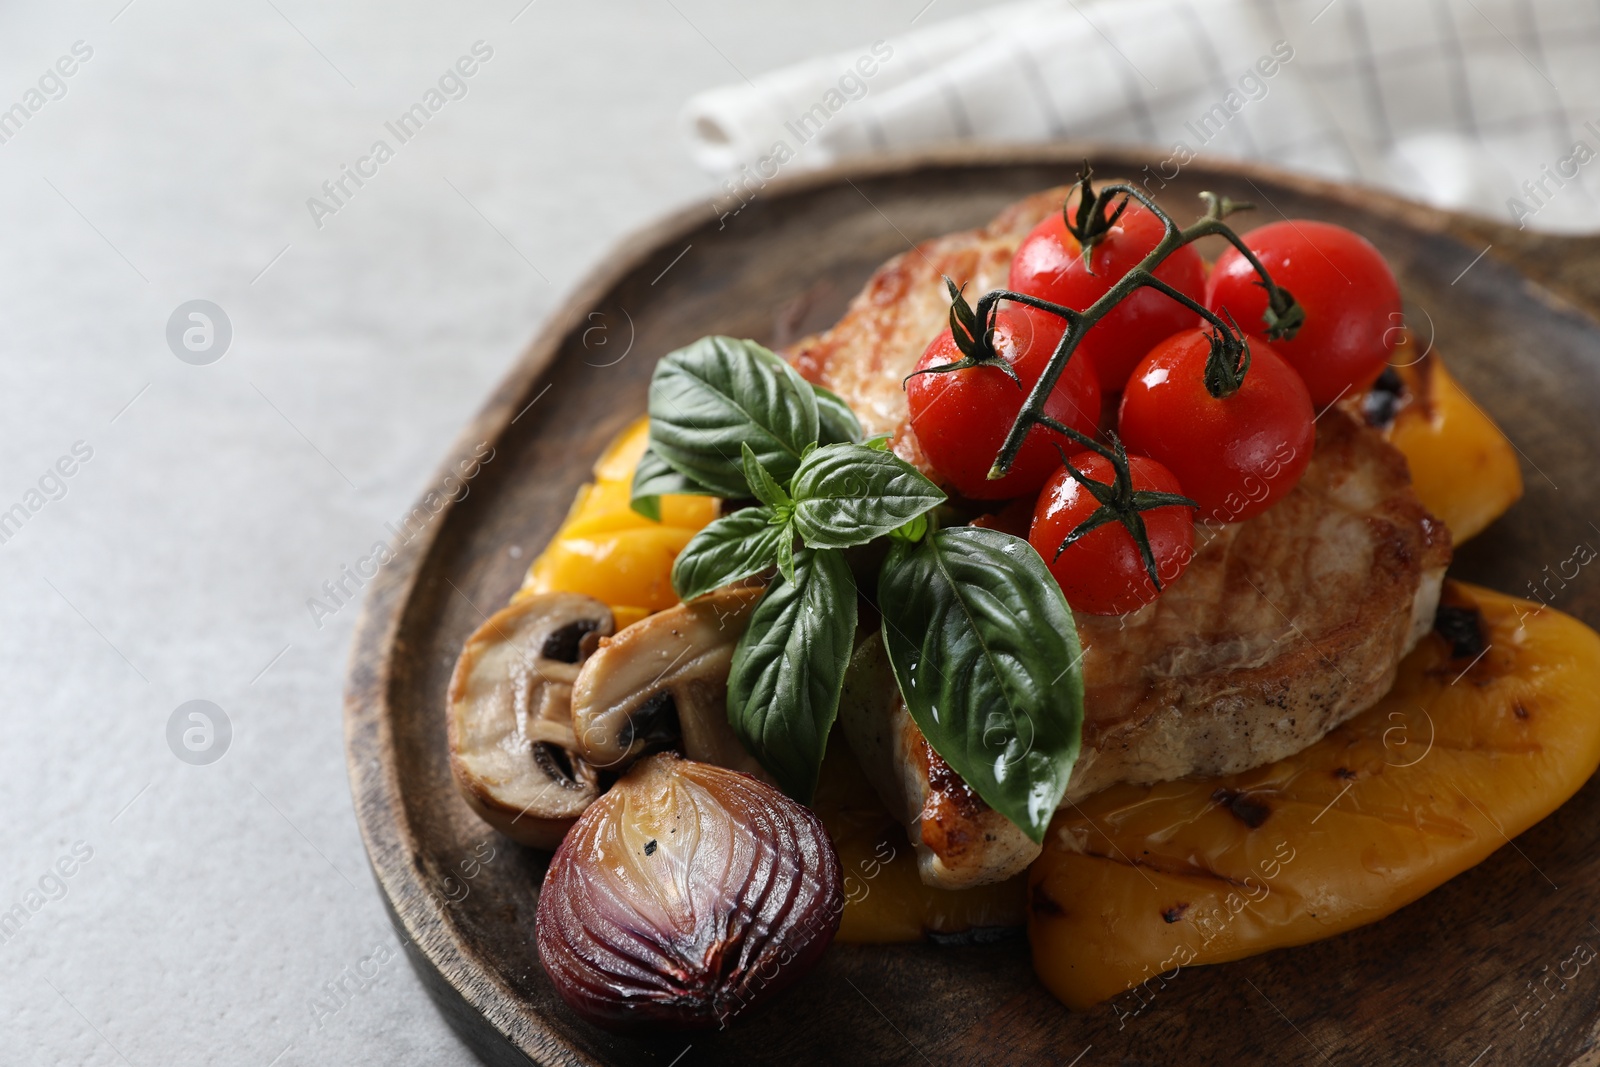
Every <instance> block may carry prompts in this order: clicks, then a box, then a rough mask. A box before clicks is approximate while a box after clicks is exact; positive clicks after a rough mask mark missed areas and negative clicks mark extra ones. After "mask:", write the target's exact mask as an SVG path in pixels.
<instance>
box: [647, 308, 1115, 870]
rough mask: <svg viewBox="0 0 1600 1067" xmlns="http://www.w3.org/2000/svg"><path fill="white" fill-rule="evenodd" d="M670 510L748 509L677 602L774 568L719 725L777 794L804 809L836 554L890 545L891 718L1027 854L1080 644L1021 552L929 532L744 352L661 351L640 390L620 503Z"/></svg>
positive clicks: (816, 410)
mask: <svg viewBox="0 0 1600 1067" xmlns="http://www.w3.org/2000/svg"><path fill="white" fill-rule="evenodd" d="M667 493H700V494H708V495H712V496H717V497H721V498H722V499H724V500H734V501H750V500H754V501H755V502H756V503H755V504H754V505H750V506H744V507H741V508H739V510H736V511H733V512H732V513H730V514H728V515H724V516H723V517H721V518H719V519H717V520H716V521H714V522H712V523H711V524H709V525H708V526H706V527H704V528H703V529H702V530H700V532H699V533H697V534H696V535H695V536H694V538H693V539H691V540H690V542H689V543H688V545H686V546H685V547H684V549H683V551H682V552H681V553H680V554H679V556H678V558H677V561H676V562H675V563H674V565H673V568H672V584H673V588H674V589H675V590H676V591H677V593H678V595H679V596H680V597H682V598H683V599H685V600H693V599H695V598H696V597H700V596H704V595H705V594H707V593H709V592H711V591H712V590H715V589H718V588H721V587H722V586H725V585H728V584H730V583H733V582H738V581H742V580H744V579H747V578H750V577H753V576H755V575H758V574H761V573H763V572H766V571H774V570H775V572H776V573H775V574H774V575H773V577H772V579H771V581H770V582H769V584H768V585H767V588H766V591H765V592H764V593H763V595H762V598H761V601H760V602H759V603H758V604H757V605H756V607H755V610H754V611H753V612H752V613H751V617H750V622H749V624H748V626H747V627H746V629H745V632H744V635H743V636H742V637H741V638H740V640H739V643H738V645H737V646H736V648H735V649H734V655H733V666H732V670H731V672H730V674H729V678H728V720H729V722H730V723H731V724H732V725H733V728H734V732H735V733H736V734H737V735H738V737H739V739H740V740H741V741H742V742H743V743H744V745H745V747H746V748H747V749H749V750H750V752H751V753H752V754H753V755H754V756H755V757H756V758H757V759H758V760H759V761H760V762H761V765H762V766H763V767H765V768H766V769H767V771H768V772H769V773H770V774H772V776H773V778H774V779H776V780H777V782H778V783H779V785H780V786H782V787H783V789H784V791H785V792H787V793H788V794H789V795H790V796H793V797H795V798H796V799H799V800H802V801H805V800H809V799H810V797H811V794H812V793H813V791H814V790H815V789H816V783H817V775H818V772H819V770H820V768H821V765H822V754H823V751H824V750H825V748H826V747H827V739H828V733H829V731H830V730H831V729H832V727H833V723H834V720H835V718H836V717H837V716H838V711H839V696H840V690H841V688H842V687H843V684H844V676H845V669H846V667H847V666H848V664H849V660H850V654H851V649H852V646H853V644H854V642H855V636H856V622H857V608H856V601H857V596H858V594H857V589H856V581H855V577H854V575H853V574H852V573H851V570H850V563H849V559H847V557H846V556H845V554H844V550H846V549H851V548H855V547H857V546H860V545H866V544H869V543H871V542H873V541H877V540H879V539H881V538H888V540H889V544H890V548H889V551H888V555H887V556H886V558H885V559H884V561H883V564H882V566H881V568H880V571H879V574H878V601H879V603H878V607H879V610H880V612H881V614H882V618H883V624H882V625H883V639H884V644H885V648H886V649H887V651H888V655H889V661H890V663H891V665H892V666H893V670H894V675H895V678H896V680H897V682H898V684H899V687H900V690H901V693H902V695H903V697H904V699H905V702H906V706H907V708H908V710H909V711H910V712H911V715H912V718H913V719H914V720H915V721H916V723H917V725H918V726H919V727H920V728H921V729H922V732H923V734H924V735H925V736H926V737H927V739H928V741H929V743H930V744H932V746H933V748H934V750H935V751H936V752H938V753H939V755H940V756H941V757H942V758H943V759H944V760H945V762H946V763H948V764H949V765H950V767H951V769H953V770H954V771H955V772H956V773H957V774H959V775H960V776H961V777H962V779H963V780H964V781H966V783H967V784H968V785H970V786H971V787H972V788H973V789H974V790H975V791H976V792H977V793H978V795H979V796H980V797H982V798H983V799H984V800H985V801H986V802H987V803H988V804H989V805H990V806H991V807H993V808H994V809H995V810H996V811H999V812H1000V813H1001V814H1002V815H1004V816H1005V817H1006V818H1008V819H1010V820H1011V821H1012V822H1014V823H1016V824H1017V825H1018V826H1020V827H1021V828H1022V829H1023V830H1024V831H1026V832H1027V833H1028V835H1029V836H1030V837H1031V838H1033V839H1034V840H1035V841H1039V840H1042V838H1043V835H1044V830H1045V826H1046V825H1047V824H1048V822H1049V819H1050V816H1051V814H1052V813H1053V812H1054V810H1055V806H1056V804H1058V803H1059V802H1060V800H1061V796H1062V794H1063V792H1064V791H1065V789H1066V784H1067V778H1068V776H1069V775H1070V774H1071V771H1072V766H1073V763H1074V762H1075V761H1076V759H1077V755H1078V746H1079V738H1080V734H1081V731H1082V720H1083V684H1082V679H1081V677H1080V674H1079V671H1078V660H1079V658H1080V657H1079V651H1078V640H1077V629H1076V627H1075V626H1074V624H1073V621H1072V613H1071V611H1070V609H1068V607H1067V603H1066V600H1065V598H1064V597H1063V596H1062V595H1061V589H1060V587H1059V586H1057V584H1056V582H1055V580H1054V579H1053V578H1052V577H1051V576H1050V573H1049V571H1048V570H1047V569H1046V568H1045V565H1044V561H1043V560H1041V559H1040V558H1039V556H1038V554H1037V553H1035V552H1034V550H1033V548H1032V547H1031V546H1030V545H1029V544H1028V543H1027V542H1026V541H1023V540H1020V539H1018V538H1015V537H1011V536H1009V535H1006V534H1002V533H998V532H996V531H993V530H984V529H978V528H974V527H961V528H954V529H947V530H939V529H937V524H936V523H935V522H934V521H933V515H932V512H933V509H934V508H936V507H937V506H938V505H940V504H941V503H943V502H944V500H945V495H944V493H942V492H941V491H940V490H939V488H938V487H937V486H935V485H934V484H933V483H932V482H930V481H929V480H928V479H927V478H926V477H924V476H923V475H922V473H921V472H920V471H918V470H917V469H916V468H915V467H912V466H911V465H910V464H908V463H906V462H905V461H904V460H902V459H900V458H899V457H898V456H896V455H894V454H893V453H892V452H890V451H889V450H888V444H887V441H886V440H885V439H882V438H878V439H874V440H872V441H862V440H861V427H860V424H859V423H858V422H857V421H856V419H855V416H854V415H853V414H852V413H851V412H850V409H849V407H848V406H847V405H846V404H845V403H844V402H843V401H842V400H840V399H839V398H838V397H837V396H835V395H834V394H832V393H830V392H828V391H827V390H825V389H820V388H817V387H815V386H812V385H810V384H808V383H807V382H806V381H805V380H804V379H803V378H801V377H800V376H799V375H798V374H797V373H795V371H794V370H793V369H792V368H790V367H789V365H788V364H787V363H785V362H784V361H783V360H782V359H780V358H778V357H777V356H776V355H774V354H773V353H771V352H769V351H768V350H767V349H765V348H763V347H761V346H760V345H758V344H756V343H755V342H753V341H739V340H735V339H733V338H729V337H708V338H704V339H702V340H701V341H698V342H696V343H695V344H692V345H690V346H689V347H687V348H683V349H679V350H678V351H676V352H673V353H671V354H669V355H668V356H667V357H666V358H664V359H663V360H662V361H661V364H660V366H658V367H657V369H656V374H655V378H654V380H653V381H652V383H651V387H650V448H649V450H648V451H647V452H646V453H645V455H644V458H643V459H642V460H641V461H640V463H639V467H638V470H637V472H636V474H635V476H634V484H633V506H634V508H635V509H636V510H638V511H639V512H640V513H641V514H645V515H647V516H650V517H652V518H658V517H659V514H660V511H659V509H660V503H659V498H660V496H661V495H662V494H667Z"/></svg>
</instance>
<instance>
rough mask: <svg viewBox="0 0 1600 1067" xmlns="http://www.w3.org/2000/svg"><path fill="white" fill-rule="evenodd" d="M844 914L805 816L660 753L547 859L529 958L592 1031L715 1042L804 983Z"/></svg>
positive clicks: (823, 844) (823, 846)
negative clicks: (656, 1032)
mask: <svg viewBox="0 0 1600 1067" xmlns="http://www.w3.org/2000/svg"><path fill="white" fill-rule="evenodd" d="M843 908H844V893H843V889H842V887H841V880H840V874H839V858H838V856H837V855H836V854H835V853H834V850H833V844H832V842H830V841H829V840H828V834H827V831H826V830H824V829H823V827H822V823H821V822H820V821H819V820H818V819H817V817H816V815H814V814H813V813H812V812H811V811H810V810H809V809H808V808H806V807H804V806H802V805H800V804H797V803H795V802H794V801H792V800H790V799H789V798H788V797H786V796H784V795H783V794H782V793H780V792H778V791H777V790H776V789H774V788H772V787H771V786H769V785H766V784H765V783H763V782H759V781H757V780H756V779H754V778H751V777H750V776H749V775H745V774H740V773H739V772H737V771H730V770H727V769H725V768H722V767H717V766H713V765H712V764H709V763H697V762H694V761H692V760H685V759H681V758H679V757H678V756H676V755H673V754H671V753H662V754H660V755H656V756H651V757H650V758H648V759H645V760H642V761H640V762H639V763H637V764H635V765H634V767H633V768H632V769H631V770H629V771H628V773H627V774H626V775H624V776H623V777H622V778H621V779H620V780H619V781H618V782H617V783H616V785H614V786H612V787H611V789H610V790H609V791H608V792H607V793H606V794H605V795H604V796H602V797H601V798H600V799H599V800H597V801H595V802H594V803H593V804H591V805H590V806H589V808H588V810H587V811H585V812H584V813H583V815H582V817H581V818H579V819H578V821H577V823H576V824H575V825H574V826H573V827H572V829H571V830H570V831H568V833H567V836H566V839H565V840H564V841H562V843H561V847H560V848H559V849H557V850H556V854H555V857H554V859H552V860H551V863H550V871H549V873H548V874H547V875H546V876H545V880H544V889H543V890H542V891H541V892H540V894H539V910H538V916H537V929H538V942H539V958H540V959H541V960H543V961H544V966H545V970H546V971H547V972H549V974H550V977H551V979H552V980H553V981H554V983H555V987H556V990H557V991H558V992H559V993H560V994H561V996H562V998H563V999H564V1000H566V1002H567V1003H568V1004H570V1005H571V1006H572V1008H573V1009H574V1010H575V1011H577V1013H578V1014H579V1015H582V1016H583V1017H584V1018H585V1019H588V1020H589V1021H590V1022H593V1023H597V1024H599V1025H601V1026H608V1027H613V1028H616V1027H624V1028H631V1027H634V1026H638V1025H645V1024H648V1025H653V1026H670V1027H675V1028H680V1029H705V1028H711V1027H719V1028H720V1027H726V1026H727V1025H728V1024H729V1023H731V1022H732V1021H734V1020H735V1019H736V1018H737V1017H739V1016H740V1015H742V1014H743V1013H744V1012H745V1011H747V1010H748V1009H750V1008H752V1007H755V1006H757V1005H760V1004H763V1003H765V1002H766V1001H769V1000H770V999H771V998H772V997H773V996H774V995H776V994H777V993H778V992H780V991H781V990H782V989H783V988H784V987H786V986H788V985H789V984H790V983H792V982H793V981H794V980H795V979H796V978H798V977H799V976H800V975H802V974H804V973H805V972H806V971H807V970H809V969H810V968H811V967H812V965H813V964H815V963H816V962H817V959H818V958H819V957H820V956H821V955H822V953H823V950H825V949H826V948H827V947H828V943H829V942H830V941H832V940H833V935H834V932H835V931H836V930H837V929H838V927H839V918H840V914H841V912H842V911H843Z"/></svg>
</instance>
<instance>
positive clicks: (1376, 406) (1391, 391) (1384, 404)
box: [1361, 367, 1406, 430]
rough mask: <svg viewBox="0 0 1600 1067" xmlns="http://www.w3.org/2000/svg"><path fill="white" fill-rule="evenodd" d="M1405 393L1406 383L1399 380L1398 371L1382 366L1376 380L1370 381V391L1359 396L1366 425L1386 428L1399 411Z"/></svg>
mask: <svg viewBox="0 0 1600 1067" xmlns="http://www.w3.org/2000/svg"><path fill="white" fill-rule="evenodd" d="M1405 395H1406V383H1405V382H1404V381H1402V380H1401V378H1400V373H1399V372H1398V371H1396V370H1395V369H1394V368H1393V367H1385V368H1383V373H1382V374H1380V375H1378V380H1377V381H1375V382H1373V383H1372V389H1371V391H1370V392H1368V393H1367V395H1366V396H1364V397H1362V398H1361V414H1362V415H1364V416H1365V417H1366V420H1367V425H1368V426H1373V427H1376V428H1378V429H1380V430H1384V429H1388V428H1389V426H1391V425H1392V424H1393V423H1394V417H1395V416H1396V415H1398V414H1399V413H1400V402H1401V401H1402V400H1404V399H1405Z"/></svg>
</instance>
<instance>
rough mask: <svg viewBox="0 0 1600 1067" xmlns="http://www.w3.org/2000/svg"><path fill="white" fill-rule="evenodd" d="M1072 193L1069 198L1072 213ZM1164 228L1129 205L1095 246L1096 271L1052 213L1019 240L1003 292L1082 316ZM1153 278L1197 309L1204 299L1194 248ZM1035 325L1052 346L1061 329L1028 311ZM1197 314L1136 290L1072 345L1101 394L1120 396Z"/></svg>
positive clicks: (1170, 260) (1180, 251) (1053, 318)
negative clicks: (1139, 366) (1150, 355)
mask: <svg viewBox="0 0 1600 1067" xmlns="http://www.w3.org/2000/svg"><path fill="white" fill-rule="evenodd" d="M1076 203H1077V190H1074V191H1073V194H1072V196H1070V197H1069V198H1068V210H1074V207H1075V205H1076ZM1164 232H1165V231H1164V229H1163V226H1162V223H1161V220H1160V219H1158V218H1156V216H1154V215H1152V214H1151V213H1150V212H1149V211H1147V210H1145V208H1144V206H1143V205H1141V204H1140V203H1138V202H1137V201H1133V202H1130V203H1129V204H1128V208H1127V210H1126V211H1124V212H1123V213H1122V217H1121V218H1120V219H1118V220H1117V224H1116V225H1115V226H1113V227H1111V230H1110V232H1108V233H1107V234H1106V235H1105V236H1104V237H1102V238H1101V239H1100V240H1099V242H1098V243H1096V244H1095V246H1094V252H1093V254H1092V256H1091V258H1092V260H1093V266H1094V273H1093V274H1090V273H1089V271H1088V270H1087V269H1086V268H1085V267H1084V264H1083V251H1082V249H1081V247H1080V246H1079V244H1078V241H1077V239H1076V238H1074V237H1073V236H1072V234H1071V233H1069V232H1068V231H1067V225H1066V221H1065V220H1064V219H1063V218H1062V216H1061V213H1060V212H1056V213H1054V214H1052V215H1050V216H1049V217H1048V218H1046V219H1045V220H1044V221H1043V222H1041V223H1039V225H1037V226H1035V227H1034V228H1033V231H1032V232H1031V233H1029V234H1028V236H1027V237H1025V238H1023V240H1022V244H1021V245H1020V246H1019V247H1018V248H1017V254H1016V256H1015V257H1014V258H1013V259H1012V260H1011V280H1010V282H1009V287H1010V288H1011V289H1012V290H1013V291H1014V292H1019V293H1026V294H1027V295H1029V296H1037V297H1039V298H1040V299H1043V300H1048V301H1050V302H1051V303H1055V304H1064V305H1066V306H1067V307H1069V308H1072V309H1073V310H1075V311H1082V310H1084V309H1085V308H1087V307H1088V306H1089V305H1090V304H1093V303H1094V302H1095V301H1096V300H1098V299H1099V298H1100V297H1102V296H1104V295H1105V293H1106V291H1107V290H1109V289H1110V288H1111V287H1112V286H1113V285H1115V284H1116V283H1117V282H1118V281H1120V280H1121V279H1122V276H1123V275H1124V274H1126V273H1128V271H1129V270H1131V269H1132V268H1134V267H1136V266H1138V265H1139V261H1140V260H1142V259H1143V258H1144V257H1145V256H1147V255H1149V254H1150V250H1151V249H1153V248H1155V246H1156V244H1157V243H1159V242H1160V240H1161V237H1162V234H1163V233H1164ZM1155 275H1156V277H1157V278H1160V279H1161V280H1162V281H1164V282H1166V283H1167V284H1168V285H1170V286H1172V287H1173V288H1174V289H1176V290H1178V291H1179V292H1180V293H1183V294H1184V295H1185V296H1188V297H1192V298H1193V299H1194V301H1195V302H1196V303H1199V302H1200V301H1201V300H1202V299H1203V298H1204V296H1205V287H1206V274H1205V263H1204V262H1203V261H1202V260H1201V259H1200V253H1199V252H1196V251H1195V250H1194V246H1193V245H1184V246H1183V247H1182V248H1179V249H1178V250H1177V251H1175V252H1173V253H1172V255H1170V256H1168V257H1167V259H1166V260H1165V261H1164V262H1163V263H1162V264H1161V266H1159V267H1157V268H1156V271H1155ZM1027 314H1028V315H1029V316H1030V317H1031V318H1033V319H1034V320H1035V326H1036V328H1037V329H1038V331H1039V336H1040V339H1041V340H1044V339H1046V338H1048V345H1049V347H1050V348H1051V349H1054V348H1055V345H1056V342H1057V341H1059V340H1060V339H1061V334H1062V332H1063V331H1064V330H1065V329H1066V324H1065V323H1064V322H1063V321H1062V320H1061V319H1060V318H1057V317H1056V316H1054V315H1051V314H1049V313H1048V312H1044V311H1038V310H1036V309H1033V308H1029V309H1027ZM1197 320H1198V316H1196V315H1195V313H1194V312H1193V311H1190V310H1189V309H1188V308H1186V307H1184V306H1183V305H1182V304H1180V303H1178V302H1177V301H1176V300H1173V299H1172V298H1171V297H1169V296H1166V295H1165V294H1163V293H1158V292H1156V291H1155V290H1153V289H1139V290H1136V291H1135V292H1133V293H1132V294H1130V295H1129V296H1128V297H1127V299H1125V300H1123V301H1122V302H1121V303H1120V304H1118V305H1117V306H1116V307H1115V308H1113V309H1112V310H1111V312H1110V313H1109V314H1108V315H1106V317H1105V318H1103V319H1101V320H1100V321H1099V322H1097V323H1095V325H1094V326H1092V327H1091V328H1090V329H1089V332H1088V333H1087V334H1085V335H1084V338H1083V340H1082V341H1080V342H1079V343H1078V350H1077V351H1078V354H1077V355H1075V356H1074V357H1073V358H1074V359H1077V358H1078V357H1079V356H1087V357H1089V361H1090V362H1091V363H1093V364H1094V366H1095V370H1096V372H1097V373H1098V374H1099V376H1100V388H1101V390H1102V391H1103V392H1106V393H1117V392H1121V390H1122V386H1123V383H1124V382H1126V381H1127V380H1128V374H1129V372H1130V371H1132V370H1133V368H1134V365H1135V364H1136V363H1138V362H1139V360H1140V359H1141V358H1143V356H1144V354H1145V353H1146V352H1148V351H1150V349H1152V348H1154V347H1155V345H1156V344H1157V342H1159V341H1161V340H1162V339H1164V338H1166V337H1170V336H1171V335H1173V334H1175V333H1177V332H1178V331H1179V330H1183V329H1187V328H1188V327H1190V326H1193V325H1194V324H1195V322H1196V321H1197Z"/></svg>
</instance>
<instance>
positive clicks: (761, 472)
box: [739, 445, 792, 508]
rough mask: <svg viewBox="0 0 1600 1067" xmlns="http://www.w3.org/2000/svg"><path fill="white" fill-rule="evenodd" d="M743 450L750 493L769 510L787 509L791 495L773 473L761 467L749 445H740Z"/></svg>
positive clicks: (746, 479)
mask: <svg viewBox="0 0 1600 1067" xmlns="http://www.w3.org/2000/svg"><path fill="white" fill-rule="evenodd" d="M739 447H740V449H741V450H742V453H741V454H742V458H743V466H744V480H745V484H747V485H748V486H750V492H751V493H752V494H753V495H754V496H755V498H756V499H757V500H759V501H761V502H762V503H763V504H765V505H767V507H769V508H787V507H788V506H789V505H790V504H791V503H792V501H791V500H790V499H789V494H788V493H785V492H784V491H783V486H781V485H779V484H778V480H777V479H776V478H774V477H773V476H772V472H771V471H769V470H767V468H765V467H763V466H762V465H761V461H760V460H759V459H757V458H756V454H755V452H754V451H752V450H751V448H750V446H749V445H740V446H739Z"/></svg>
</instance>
